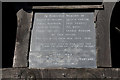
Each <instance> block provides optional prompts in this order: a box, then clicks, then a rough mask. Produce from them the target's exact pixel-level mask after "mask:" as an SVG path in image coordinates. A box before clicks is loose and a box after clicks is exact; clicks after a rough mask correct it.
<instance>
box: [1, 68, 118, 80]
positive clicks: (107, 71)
mask: <svg viewBox="0 0 120 80" xmlns="http://www.w3.org/2000/svg"><path fill="white" fill-rule="evenodd" d="M2 78H3V79H8V80H10V79H12V80H13V79H16V80H18V79H20V80H23V79H25V80H28V78H32V80H38V79H42V78H43V79H42V80H44V78H54V79H55V78H76V79H75V80H77V79H78V80H79V78H85V79H86V78H101V79H104V78H109V79H110V80H111V78H112V80H113V78H117V79H118V78H120V68H98V69H90V68H89V69H83V68H80V69H28V68H4V69H2ZM30 80H31V79H30ZM46 80H47V79H46ZM55 80H56V79H55ZM95 80H96V79H95Z"/></svg>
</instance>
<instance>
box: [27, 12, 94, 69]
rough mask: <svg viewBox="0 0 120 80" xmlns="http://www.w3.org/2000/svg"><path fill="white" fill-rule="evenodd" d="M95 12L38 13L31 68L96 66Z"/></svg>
mask: <svg viewBox="0 0 120 80" xmlns="http://www.w3.org/2000/svg"><path fill="white" fill-rule="evenodd" d="M95 36H96V35H95V27H94V13H93V12H88V13H85V12H84V13H35V18H34V23H33V30H32V34H31V44H30V52H29V67H30V68H59V67H63V68H96V39H95V38H96V37H95Z"/></svg>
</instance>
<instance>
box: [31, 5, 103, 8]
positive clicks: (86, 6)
mask: <svg viewBox="0 0 120 80" xmlns="http://www.w3.org/2000/svg"><path fill="white" fill-rule="evenodd" d="M93 8H103V5H62V6H33V7H32V9H93Z"/></svg>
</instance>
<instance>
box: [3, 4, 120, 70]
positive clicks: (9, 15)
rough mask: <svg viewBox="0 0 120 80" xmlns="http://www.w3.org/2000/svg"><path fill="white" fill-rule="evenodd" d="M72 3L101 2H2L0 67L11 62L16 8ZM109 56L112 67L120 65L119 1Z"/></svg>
mask: <svg viewBox="0 0 120 80" xmlns="http://www.w3.org/2000/svg"><path fill="white" fill-rule="evenodd" d="M61 4H62V5H72V4H75V5H77V4H85V5H86V4H87V5H88V4H101V3H78V2H77V3H30V2H29V3H25V2H24V3H20V2H19V3H13V2H8V3H7V2H5V3H2V67H3V68H10V67H12V64H13V57H14V49H15V39H16V29H17V16H16V13H17V11H18V10H20V9H21V8H23V9H24V10H27V9H28V8H26V6H30V7H29V8H31V6H32V5H61ZM110 28H111V30H110V31H111V33H110V35H111V36H110V37H111V53H112V55H111V57H112V66H113V67H114V68H116V67H120V62H119V61H120V31H119V30H120V3H117V4H116V6H115V8H114V10H113V14H112V17H111V26H110Z"/></svg>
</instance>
